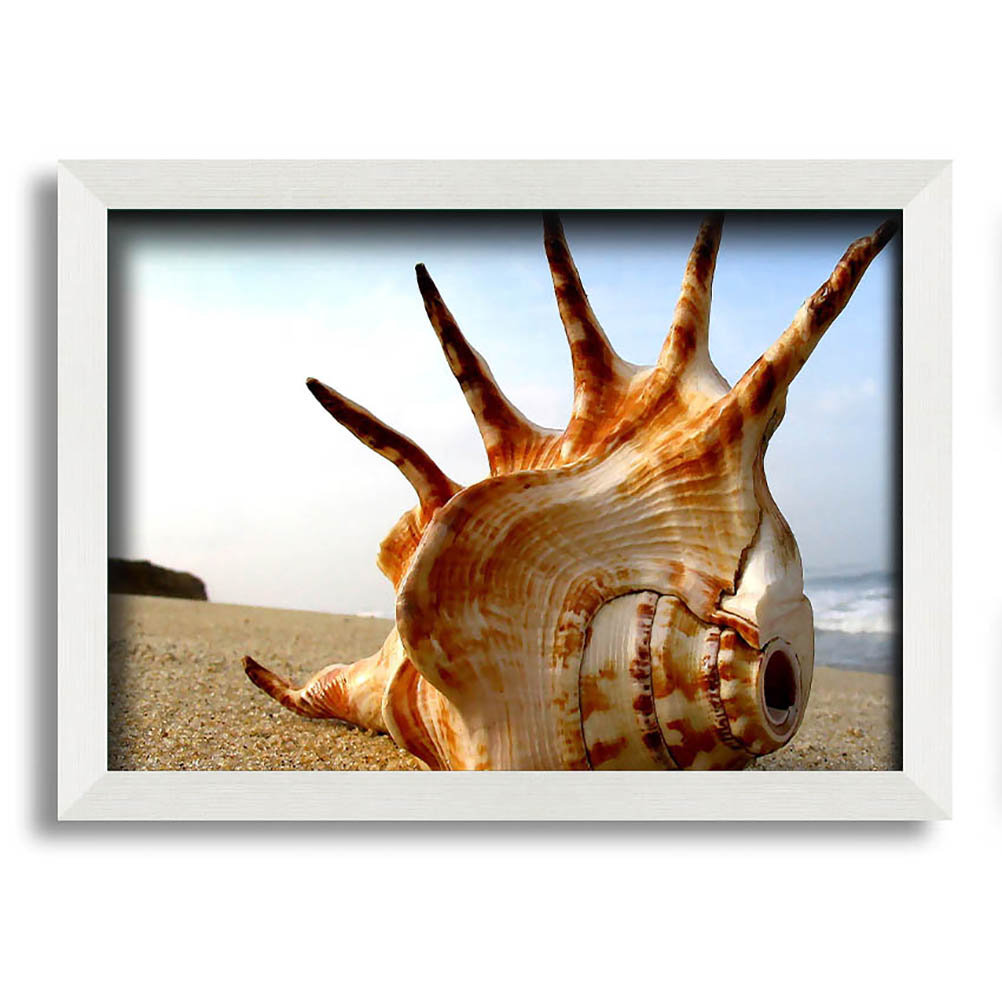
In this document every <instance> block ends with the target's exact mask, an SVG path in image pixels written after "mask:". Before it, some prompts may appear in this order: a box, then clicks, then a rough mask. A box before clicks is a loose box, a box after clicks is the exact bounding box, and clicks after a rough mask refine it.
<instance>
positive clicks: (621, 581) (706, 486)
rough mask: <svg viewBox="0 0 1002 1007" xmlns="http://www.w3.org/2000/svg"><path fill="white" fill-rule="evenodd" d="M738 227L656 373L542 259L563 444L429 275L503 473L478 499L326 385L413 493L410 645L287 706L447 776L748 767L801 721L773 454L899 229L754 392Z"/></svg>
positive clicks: (788, 339) (401, 587)
mask: <svg viewBox="0 0 1002 1007" xmlns="http://www.w3.org/2000/svg"><path fill="white" fill-rule="evenodd" d="M721 228H722V216H721V215H719V214H717V215H711V216H709V217H707V219H706V220H705V221H704V222H703V224H702V226H701V228H700V230H699V233H698V235H697V237H696V241H695V244H694V246H693V249H692V252H691V253H690V255H689V258H688V261H687V264H686V268H685V272H684V275H683V282H682V288H681V291H680V294H679V297H678V301H677V304H676V308H675V311H674V314H673V318H672V321H671V325H670V327H669V329H668V332H667V335H666V337H665V339H664V343H663V346H662V348H661V351H660V353H659V355H658V358H657V360H656V362H655V364H654V365H653V366H652V367H649V368H641V367H637V366H635V365H633V364H630V363H627V362H626V361H624V360H623V359H621V358H620V357H619V356H618V355H617V354H616V352H615V351H614V350H613V348H612V345H611V344H610V342H609V340H608V338H607V336H606V334H605V332H604V331H603V329H602V327H601V325H600V324H599V322H598V320H597V318H596V317H595V314H594V312H593V310H592V308H591V305H590V303H589V300H588V297H587V294H586V292H585V289H584V286H583V284H582V282H581V278H580V276H579V274H578V271H577V268H576V266H575V264H574V261H573V258H572V257H571V253H570V250H569V247H568V245H567V241H566V238H565V235H564V231H563V227H562V226H561V223H560V221H559V219H558V218H557V217H556V216H555V215H552V214H548V215H546V216H545V217H544V229H543V230H544V249H545V253H546V258H547V261H548V264H549V268H550V273H551V276H552V280H553V288H554V293H555V296H556V301H557V306H558V309H559V312H560V318H561V321H562V323H563V326H564V329H565V332H566V336H567V341H568V345H569V347H570V353H571V360H572V365H573V372H574V399H573V406H572V410H571V417H570V419H569V421H568V423H567V426H566V427H565V429H564V430H562V431H559V430H549V429H546V428H543V427H540V426H537V425H536V424H534V423H532V422H531V421H530V420H529V419H527V418H526V417H525V416H524V415H523V414H522V413H521V412H520V411H519V410H518V409H517V408H516V407H515V406H514V405H513V404H512V403H511V402H510V401H509V400H508V399H507V398H506V397H505V395H504V394H503V392H502V391H501V389H500V388H499V386H498V384H497V382H496V380H495V379H494V377H493V375H492V374H491V371H490V368H489V367H488V366H487V363H486V362H485V361H484V359H483V358H482V357H481V356H480V354H479V353H477V351H476V350H475V349H474V348H473V347H472V346H471V345H470V344H469V343H468V342H467V340H466V338H465V337H464V336H463V334H462V331H461V330H460V327H459V325H458V323H457V321H456V319H455V318H454V316H453V315H452V313H451V312H450V311H449V309H448V307H447V306H446V304H445V302H444V300H443V299H442V297H441V295H440V293H439V291H438V289H437V287H436V286H435V284H434V282H433V281H432V280H431V277H430V275H429V274H428V271H427V270H426V269H425V268H424V266H423V265H419V266H418V267H417V279H418V286H419V290H420V292H421V296H422V298H423V301H424V306H425V310H426V312H427V314H428V318H429V320H430V322H431V324H432V327H433V328H434V330H435V332H436V334H437V335H438V337H439V340H440V342H441V344H442V348H443V350H444V352H445V355H446V359H447V361H448V363H449V366H450V368H451V369H452V371H453V374H454V375H455V377H456V378H457V380H458V381H459V384H460V386H461V388H462V391H463V394H464V395H465V397H466V400H467V403H468V405H469V407H470V409H471V411H472V413H473V415H474V418H475V420H476V423H477V427H478V429H479V431H480V434H481V437H482V439H483V442H484V446H485V449H486V452H487V459H488V464H489V468H490V473H491V474H490V476H489V477H488V478H487V479H484V480H483V481H481V482H478V483H475V484H474V485H472V486H469V487H466V488H463V487H461V486H459V485H458V484H456V483H455V482H453V481H452V480H451V479H449V478H448V477H447V476H445V475H444V473H442V471H441V470H440V469H439V468H438V466H437V465H435V463H434V462H433V461H432V460H431V459H430V458H429V457H428V456H427V455H426V454H425V453H424V452H423V451H422V450H421V449H420V448H419V447H418V446H417V445H416V444H414V443H413V442H412V441H410V440H409V439H407V438H406V437H404V436H403V435H401V434H399V433H397V432H396V431H394V430H391V429H390V428H389V427H387V426H385V425H384V424H382V423H381V422H380V421H379V420H377V419H376V418H375V417H374V416H372V415H371V414H370V413H368V412H367V411H366V410H364V409H363V408H362V407H361V406H358V405H356V404H355V403H353V402H350V401H349V400H348V399H346V398H344V397H343V396H341V395H340V394H339V393H337V392H335V391H334V390H333V389H331V388H329V387H328V386H326V385H324V384H322V383H321V382H319V381H316V380H314V379H310V381H309V382H308V385H309V388H310V391H311V392H312V393H313V395H314V396H315V397H316V398H317V399H318V401H319V402H320V403H321V404H322V405H323V406H324V408H325V409H326V410H327V411H328V412H329V413H330V414H331V415H332V416H334V418H335V419H337V420H338V422H340V423H341V424H342V425H344V426H346V427H347V428H348V429H349V430H350V431H351V432H352V433H353V434H354V435H355V436H356V437H358V438H359V439H360V440H362V441H363V442H364V443H366V444H367V445H368V446H370V447H372V448H373V449H374V450H376V451H377V452H378V453H380V454H381V455H383V456H384V457H386V458H388V459H389V460H390V461H392V462H393V463H394V464H395V465H396V466H397V467H398V468H399V469H400V470H401V472H402V473H403V474H404V475H405V476H406V478H407V479H408V480H409V481H410V482H411V484H412V486H413V487H414V489H415V491H416V493H417V495H418V504H417V506H416V507H415V508H414V509H413V510H411V511H408V512H407V513H406V514H404V515H403V516H402V518H401V519H400V521H398V522H397V524H396V525H395V526H394V528H393V529H392V530H391V532H390V534H389V535H388V536H387V538H386V539H385V540H384V542H383V544H382V547H381V551H380V557H379V565H380V568H381V569H382V570H383V571H384V572H385V573H386V574H387V576H389V577H390V579H391V580H392V582H393V584H394V586H395V588H396V590H397V606H396V628H395V630H394V632H393V633H392V634H391V636H390V638H389V639H388V640H387V643H386V644H385V645H384V647H383V648H382V650H381V651H380V652H379V653H378V654H377V655H374V656H373V657H372V658H368V659H366V660H365V661H362V662H357V663H356V664H355V665H349V666H332V667H331V668H327V669H324V670H323V671H321V672H320V673H318V674H317V675H316V676H314V678H313V679H312V680H311V681H310V682H309V683H307V685H306V686H304V687H303V689H301V690H296V689H294V688H293V687H292V686H291V685H290V684H289V683H288V682H285V681H284V680H283V679H281V678H279V676H276V675H274V674H273V673H271V672H267V671H266V670H265V669H263V668H261V667H260V665H257V664H256V662H253V661H252V660H251V659H249V658H248V659H246V662H245V666H246V667H247V672H248V675H250V676H251V678H252V680H253V681H255V683H256V684H258V685H259V686H260V687H261V688H263V689H264V690H265V691H267V692H269V693H270V694H271V695H273V696H274V697H275V698H277V699H279V700H280V701H281V702H283V704H284V705H286V706H288V707H290V708H291V709H294V710H296V712H300V713H304V714H305V715H308V716H331V717H338V718H341V719H347V720H352V721H354V722H364V723H365V724H366V726H370V727H374V728H376V729H382V730H387V731H389V733H390V734H391V735H392V736H393V737H394V739H395V740H396V741H397V743H398V744H400V745H401V746H402V747H404V748H407V749H408V750H409V751H411V752H413V753H414V754H415V755H417V756H418V757H419V758H420V759H422V760H423V761H424V762H425V763H426V764H427V765H429V766H430V767H432V768H450V769H474V768H475V769H537V770H538V769H588V768H595V769H607V768H614V769H638V768H640V769H642V768H651V769H654V768H662V769H670V768H736V767H739V766H741V765H744V764H745V763H747V762H748V761H750V759H752V758H754V757H755V756H756V755H761V754H764V753H765V752H768V751H771V750H774V749H775V748H776V747H779V745H781V744H784V743H785V742H786V741H787V740H789V738H790V737H791V736H792V734H793V733H794V731H795V730H796V727H797V726H798V725H799V722H800V719H801V718H802V716H803V709H804V704H805V703H806V697H807V693H808V692H809V689H810V677H811V672H812V668H813V623H812V618H811V614H810V605H809V603H808V602H807V599H806V598H804V597H803V580H802V573H801V566H800V557H799V553H798V551H797V547H796V542H795V541H794V539H793V535H792V533H791V532H790V530H789V527H788V526H787V525H786V522H785V521H784V520H783V518H782V515H781V514H780V513H779V510H778V508H777V507H776V505H775V503H774V502H773V500H772V497H771V495H770V494H769V490H768V486H767V485H766V481H765V473H764V467H763V456H764V452H765V448H766V445H767V443H768V439H769V437H770V436H771V434H772V432H773V431H774V429H775V427H776V425H777V424H778V423H779V421H780V420H781V418H782V414H783V410H784V408H785V399H786V390H787V388H788V386H789V384H790V382H791V381H792V380H793V379H794V377H795V376H796V374H797V373H798V371H799V370H800V368H801V367H802V366H803V364H804V362H805V361H806V359H807V357H808V356H809V355H810V353H811V351H812V350H813V349H814V347H815V346H816V345H817V342H818V340H819V339H820V338H821V336H822V335H823V334H824V331H825V330H826V329H827V328H828V326H829V325H830V324H831V323H832V321H833V320H834V319H835V317H836V316H837V315H838V313H839V312H840V311H841V310H842V308H843V307H844V306H845V304H846V303H847V301H848V299H849V297H850V296H851V294H852V291H853V289H854V288H855V286H856V284H857V283H858V282H859V280H860V278H861V276H862V274H863V272H864V271H865V269H866V266H867V265H868V264H869V263H870V262H871V261H872V259H873V258H874V256H876V254H877V253H878V252H879V251H880V249H881V248H883V247H884V245H885V244H886V243H887V241H888V240H889V239H890V237H891V236H892V234H893V225H890V224H885V225H883V226H882V227H881V228H879V229H878V230H877V231H876V232H874V234H872V235H870V236H869V237H867V238H862V239H860V240H859V241H856V242H854V243H853V244H852V245H851V246H850V247H849V249H848V250H847V252H846V253H845V255H844V256H843V257H842V259H841V260H840V261H839V262H838V264H837V265H836V267H835V269H834V271H833V272H832V274H831V277H830V278H829V279H828V280H827V281H826V282H825V284H823V285H822V287H821V288H819V289H818V291H817V292H816V293H815V294H814V295H813V296H812V297H811V298H809V299H808V300H807V301H806V302H805V303H804V305H803V306H802V307H801V309H800V311H798V312H797V314H796V316H795V318H794V319H793V322H792V323H791V325H790V326H789V327H788V328H787V330H786V331H785V332H784V333H783V334H782V335H781V336H780V337H779V339H777V340H776V342H775V343H774V344H773V345H772V346H771V347H770V348H769V349H768V350H767V351H766V352H765V353H764V354H763V355H762V356H761V357H760V358H759V359H758V360H757V361H755V362H754V363H753V364H752V365H751V367H749V368H748V370H747V371H746V372H745V374H744V375H743V376H742V377H741V379H740V380H739V381H738V382H737V383H736V384H735V386H734V387H733V388H731V387H729V386H728V384H727V382H726V381H725V380H724V378H723V377H722V376H721V375H720V373H719V372H718V371H717V370H716V368H715V367H714V365H713V362H712V360H711V359H710V354H709V339H708V334H709V317H710V300H711V288H712V280H713V272H714V266H715V262H716V256H717V251H718V248H719V245H720V238H721Z"/></svg>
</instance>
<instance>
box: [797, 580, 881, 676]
mask: <svg viewBox="0 0 1002 1007" xmlns="http://www.w3.org/2000/svg"><path fill="white" fill-rule="evenodd" d="M898 584H899V580H898V577H897V576H896V575H895V574H891V573H882V572H876V571H865V572H852V573H844V572H837V573H825V572H816V573H813V574H810V573H808V574H807V575H805V577H804V592H805V594H806V595H807V596H808V598H810V600H811V605H812V606H813V608H814V625H815V629H816V633H815V651H816V652H815V662H816V663H817V664H819V665H821V664H829V665H836V666H841V667H848V668H867V669H869V670H872V671H884V672H890V671H892V670H894V668H896V667H897V665H898V651H899V641H900V617H899V614H898V610H899V588H898Z"/></svg>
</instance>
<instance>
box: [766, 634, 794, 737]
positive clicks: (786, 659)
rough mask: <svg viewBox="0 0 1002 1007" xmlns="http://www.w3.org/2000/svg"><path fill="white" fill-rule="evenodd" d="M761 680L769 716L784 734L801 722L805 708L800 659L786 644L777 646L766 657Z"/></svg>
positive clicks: (767, 715) (775, 726)
mask: <svg viewBox="0 0 1002 1007" xmlns="http://www.w3.org/2000/svg"><path fill="white" fill-rule="evenodd" d="M760 680H761V683H762V685H761V688H762V708H763V710H764V711H765V715H766V717H767V718H768V720H769V723H770V724H771V725H772V727H773V728H774V729H775V730H776V731H777V732H778V733H780V734H784V733H786V729H789V728H792V726H793V725H794V724H795V723H796V721H797V720H798V714H799V712H800V706H801V701H800V693H801V688H800V675H799V674H798V673H797V659H796V656H795V655H793V654H791V653H790V652H789V651H788V649H787V647H786V646H784V645H783V644H782V643H777V644H774V646H773V647H772V648H770V649H769V650H768V652H767V653H766V654H765V656H764V657H763V658H762V671H761V675H760Z"/></svg>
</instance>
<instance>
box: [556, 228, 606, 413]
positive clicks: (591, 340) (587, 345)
mask: <svg viewBox="0 0 1002 1007" xmlns="http://www.w3.org/2000/svg"><path fill="white" fill-rule="evenodd" d="M543 245H544V247H545V249H546V259H547V262H548V263H549V264H550V275H551V276H552V277H553V292H554V294H555V295H556V298H557V307H558V309H559V310H560V320H561V321H562V322H563V324H564V331H565V332H566V333H567V342H568V343H569V345H570V349H571V362H572V364H573V367H574V415H575V416H594V415H595V414H596V413H597V412H599V411H600V410H601V409H602V408H603V406H604V405H605V397H606V395H607V392H608V390H609V388H610V386H611V385H612V383H613V378H614V376H615V374H616V371H617V369H618V368H621V366H622V360H621V359H620V357H619V356H618V355H617V354H616V352H615V350H613V348H612V346H611V344H610V343H609V340H608V338H607V337H606V334H605V332H604V331H603V330H602V326H601V325H600V324H599V322H598V319H597V318H596V317H595V312H594V311H592V308H591V305H590V304H589V303H588V295H587V294H586V293H585V289H584V285H583V284H582V283H581V277H580V275H579V274H578V271H577V267H576V266H575V265H574V259H573V258H572V257H571V251H570V248H569V247H568V245H567V239H566V237H565V236H564V228H563V225H562V224H561V222H560V218H559V217H558V216H557V214H555V213H546V214H544V215H543Z"/></svg>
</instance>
